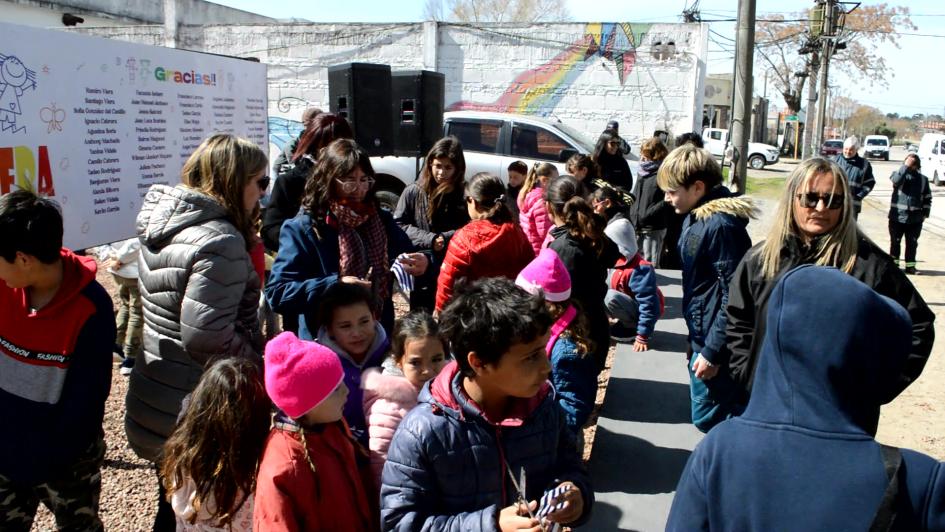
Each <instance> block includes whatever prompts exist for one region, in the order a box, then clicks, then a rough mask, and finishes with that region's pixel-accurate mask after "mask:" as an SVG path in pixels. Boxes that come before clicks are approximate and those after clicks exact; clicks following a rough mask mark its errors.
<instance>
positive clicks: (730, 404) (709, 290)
mask: <svg viewBox="0 0 945 532" xmlns="http://www.w3.org/2000/svg"><path fill="white" fill-rule="evenodd" d="M657 182H658V184H659V186H660V188H661V189H663V190H664V191H665V192H666V201H668V202H670V203H671V204H672V205H673V208H674V209H675V210H676V212H677V213H678V214H686V218H685V220H684V221H683V228H682V235H681V236H680V238H679V254H680V257H682V281H683V316H684V317H685V318H686V325H687V327H688V328H689V346H690V347H689V348H690V351H691V354H692V358H691V359H690V364H689V377H690V379H689V380H690V386H691V388H692V389H691V396H692V422H693V424H694V425H695V426H696V428H698V429H699V430H701V431H703V432H708V431H709V429H711V428H712V427H713V426H715V425H716V424H717V423H719V422H720V421H722V420H723V419H726V418H727V417H729V416H732V415H738V414H739V413H740V412H741V409H742V405H741V404H740V402H739V394H738V392H737V388H736V387H735V383H734V382H733V381H732V379H731V376H730V375H729V372H728V358H729V350H728V346H727V345H726V343H725V322H726V314H725V307H726V305H727V304H728V286H729V283H731V280H732V276H733V275H734V273H735V267H736V266H737V265H738V263H739V262H740V261H741V260H742V256H744V254H745V252H746V251H748V248H750V247H751V238H749V236H748V231H746V229H745V227H746V226H747V225H748V219H749V218H750V217H751V216H752V215H753V214H754V207H753V206H752V204H751V202H750V201H749V200H748V199H746V198H741V197H733V196H732V193H731V192H730V191H729V190H728V189H727V188H725V187H724V186H722V184H721V183H722V168H721V167H720V166H719V164H718V162H716V160H715V158H714V157H713V156H712V154H711V153H709V152H708V151H706V150H705V149H701V148H696V147H695V146H693V145H691V144H687V145H684V146H681V147H679V148H676V149H675V150H673V151H672V152H671V153H670V154H669V156H668V157H667V158H666V160H665V161H663V166H661V167H660V170H659V174H658V175H657Z"/></svg>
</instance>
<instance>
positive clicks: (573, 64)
mask: <svg viewBox="0 0 945 532" xmlns="http://www.w3.org/2000/svg"><path fill="white" fill-rule="evenodd" d="M650 26H651V24H630V23H611V22H608V23H600V22H593V23H589V24H587V25H586V26H585V27H584V35H583V36H582V37H581V38H580V39H578V40H577V41H575V42H573V43H571V44H570V45H568V47H567V48H566V49H565V50H563V51H562V52H561V53H560V54H558V55H557V56H555V57H554V58H553V59H551V60H550V61H548V62H547V63H545V64H543V65H540V66H538V67H536V68H533V69H531V70H527V71H525V72H523V73H521V74H519V75H518V76H517V77H516V78H515V79H514V80H512V82H511V83H510V84H509V86H508V87H507V88H506V89H505V92H504V93H503V94H502V96H500V97H499V98H498V99H497V100H496V101H494V102H492V103H482V102H472V101H466V100H463V101H459V102H455V103H453V104H450V105H449V106H448V107H447V110H448V111H497V112H503V113H517V114H529V115H538V116H548V115H550V114H551V113H552V111H554V108H555V107H556V106H557V105H558V102H560V101H561V98H562V97H564V95H565V93H566V92H567V90H568V88H570V87H571V85H572V84H573V83H574V82H575V80H577V78H578V77H579V76H580V75H581V74H582V73H583V72H584V70H585V68H586V67H587V65H588V64H589V63H588V62H589V61H591V60H593V59H596V58H597V57H602V58H604V59H605V60H607V61H613V63H614V65H615V67H616V68H615V70H616V73H617V80H618V81H619V82H620V85H621V86H622V85H623V84H624V82H625V81H626V80H627V79H628V78H629V76H630V72H632V71H633V66H634V64H636V57H637V47H638V46H639V44H640V43H641V42H642V40H643V37H644V36H645V35H646V32H647V31H649V29H650Z"/></svg>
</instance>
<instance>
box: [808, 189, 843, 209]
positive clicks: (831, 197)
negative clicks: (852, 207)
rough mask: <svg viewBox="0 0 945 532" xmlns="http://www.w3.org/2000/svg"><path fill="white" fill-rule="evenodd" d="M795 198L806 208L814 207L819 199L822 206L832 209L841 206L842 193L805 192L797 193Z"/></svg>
mask: <svg viewBox="0 0 945 532" xmlns="http://www.w3.org/2000/svg"><path fill="white" fill-rule="evenodd" d="M797 199H798V201H800V202H801V205H802V206H804V207H806V208H808V209H816V208H817V204H818V203H820V202H821V201H823V202H824V206H826V207H827V208H828V209H830V210H832V211H835V210H837V209H839V208H840V207H843V195H842V194H818V193H816V192H807V193H802V194H798V195H797Z"/></svg>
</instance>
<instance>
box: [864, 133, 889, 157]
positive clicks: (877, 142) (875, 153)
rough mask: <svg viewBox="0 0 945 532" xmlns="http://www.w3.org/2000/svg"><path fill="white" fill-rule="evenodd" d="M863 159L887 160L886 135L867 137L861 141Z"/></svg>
mask: <svg viewBox="0 0 945 532" xmlns="http://www.w3.org/2000/svg"><path fill="white" fill-rule="evenodd" d="M863 157H866V158H867V159H869V158H870V157H872V158H874V159H882V160H884V161H888V160H889V137H887V136H886V135H867V136H866V138H865V139H863Z"/></svg>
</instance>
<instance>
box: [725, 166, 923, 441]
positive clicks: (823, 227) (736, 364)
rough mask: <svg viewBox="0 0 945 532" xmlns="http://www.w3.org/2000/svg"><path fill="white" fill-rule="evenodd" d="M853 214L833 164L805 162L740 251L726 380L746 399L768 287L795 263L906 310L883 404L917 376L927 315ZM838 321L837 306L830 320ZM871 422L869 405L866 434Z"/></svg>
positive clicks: (843, 177)
mask: <svg viewBox="0 0 945 532" xmlns="http://www.w3.org/2000/svg"><path fill="white" fill-rule="evenodd" d="M854 215H855V203H854V199H853V196H852V195H851V193H850V188H849V183H848V181H847V177H846V175H845V174H844V173H843V171H842V170H841V169H840V167H839V166H838V165H837V163H835V162H833V161H828V160H827V159H820V158H815V159H808V160H806V161H804V162H802V163H801V164H799V165H798V166H797V168H795V169H794V172H793V173H791V175H790V177H788V180H787V183H786V184H785V187H784V195H783V196H782V197H781V202H780V203H779V205H778V210H777V213H776V214H775V222H774V225H773V226H772V228H771V230H770V232H769V233H768V239H767V240H765V241H764V242H762V243H760V244H758V245H756V246H754V247H753V248H752V249H751V250H749V251H748V253H747V254H746V255H745V258H744V260H742V262H741V264H739V266H738V269H737V270H736V271H735V277H734V279H733V280H732V284H731V286H730V288H729V297H728V308H727V312H728V326H727V330H726V336H727V342H728V346H729V348H730V350H731V352H732V354H731V358H730V359H729V367H730V369H731V374H732V378H733V379H734V380H735V381H736V382H737V383H738V384H739V385H740V386H741V387H742V388H743V389H744V390H745V391H746V392H747V393H751V384H752V380H753V379H754V372H755V367H756V365H757V363H758V353H759V350H760V347H761V341H762V339H763V338H764V332H765V316H766V312H767V304H768V297H769V295H770V293H771V289H772V288H773V287H774V285H775V283H776V282H777V280H778V278H779V277H780V276H781V275H782V274H783V273H785V272H787V271H788V270H790V269H792V268H794V267H795V266H798V265H801V264H817V265H820V266H833V267H835V268H838V269H840V270H842V271H844V272H846V273H848V274H850V275H852V276H853V277H855V278H856V279H859V280H860V281H862V282H863V283H865V284H866V285H867V286H869V287H871V288H873V289H874V290H876V291H877V292H878V293H880V294H882V295H884V296H887V297H890V298H892V299H894V300H896V301H897V302H899V304H900V305H902V306H903V307H905V308H906V310H908V311H909V315H910V316H911V317H912V322H913V323H912V336H913V338H912V349H911V351H910V353H909V355H908V357H907V358H906V360H905V361H904V362H903V365H902V370H901V375H900V377H899V379H898V380H897V381H896V384H895V386H892V387H889V389H887V390H882V393H881V394H880V395H881V397H882V398H883V403H887V402H889V401H891V400H892V399H893V398H895V397H896V396H897V395H899V393H900V392H902V390H904V389H905V388H906V387H907V386H908V385H909V384H910V383H911V382H912V381H914V380H915V379H916V378H917V377H918V376H919V374H920V373H921V372H922V368H923V367H924V366H925V362H926V360H927V359H928V357H929V353H930V352H931V350H932V341H933V340H934V337H935V331H934V330H933V328H932V322H933V320H934V319H935V316H934V315H933V314H932V312H931V311H930V310H929V307H928V306H927V305H926V304H925V301H923V300H922V296H920V295H919V293H918V292H917V291H916V290H915V287H913V286H912V283H910V282H909V280H908V279H907V278H906V276H905V274H903V273H902V272H901V271H900V270H899V268H897V267H896V265H895V264H894V263H893V261H892V259H891V258H890V257H889V255H887V254H886V253H884V252H883V251H882V250H881V249H879V248H878V247H877V246H876V244H874V243H873V242H872V241H871V240H870V239H868V238H867V237H866V236H865V235H864V234H863V233H861V232H859V230H858V229H857V226H856V221H855V219H854ZM843 315H844V311H843V309H842V308H838V309H837V313H836V316H837V319H838V320H842V319H843ZM798 334H804V332H803V331H798ZM864 385H868V383H864ZM878 420H879V405H876V418H875V419H874V420H873V431H874V432H875V423H876V422H878Z"/></svg>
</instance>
